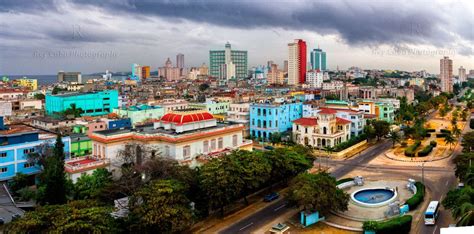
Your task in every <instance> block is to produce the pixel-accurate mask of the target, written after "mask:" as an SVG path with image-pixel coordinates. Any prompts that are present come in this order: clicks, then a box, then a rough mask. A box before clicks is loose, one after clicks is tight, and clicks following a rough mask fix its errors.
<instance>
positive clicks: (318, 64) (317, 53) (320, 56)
mask: <svg viewBox="0 0 474 234" xmlns="http://www.w3.org/2000/svg"><path fill="white" fill-rule="evenodd" d="M310 58H311V69H312V70H320V71H326V52H324V51H323V50H322V49H319V48H318V49H313V50H312V51H311V54H310Z"/></svg>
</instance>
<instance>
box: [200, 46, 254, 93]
mask: <svg viewBox="0 0 474 234" xmlns="http://www.w3.org/2000/svg"><path fill="white" fill-rule="evenodd" d="M209 72H210V73H209V74H210V75H211V76H212V77H216V78H218V79H219V84H220V85H226V84H227V82H228V80H229V79H237V80H241V79H245V78H247V76H248V58H247V51H245V50H232V48H231V45H230V43H226V44H225V49H224V50H211V51H209Z"/></svg>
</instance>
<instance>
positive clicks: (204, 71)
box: [199, 63, 209, 76]
mask: <svg viewBox="0 0 474 234" xmlns="http://www.w3.org/2000/svg"><path fill="white" fill-rule="evenodd" d="M199 75H204V76H207V75H209V67H208V66H207V65H206V63H203V64H202V65H201V66H200V67H199Z"/></svg>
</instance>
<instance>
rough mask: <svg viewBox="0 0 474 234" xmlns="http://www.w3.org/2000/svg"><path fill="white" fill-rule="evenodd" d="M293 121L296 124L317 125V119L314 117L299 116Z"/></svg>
mask: <svg viewBox="0 0 474 234" xmlns="http://www.w3.org/2000/svg"><path fill="white" fill-rule="evenodd" d="M293 123H295V124H298V125H303V126H315V125H318V119H316V118H299V119H297V120H295V121H293Z"/></svg>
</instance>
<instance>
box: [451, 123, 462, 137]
mask: <svg viewBox="0 0 474 234" xmlns="http://www.w3.org/2000/svg"><path fill="white" fill-rule="evenodd" d="M452 132H453V135H454V136H456V137H459V135H461V129H459V128H458V126H457V125H453V131H452Z"/></svg>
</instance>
